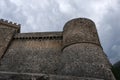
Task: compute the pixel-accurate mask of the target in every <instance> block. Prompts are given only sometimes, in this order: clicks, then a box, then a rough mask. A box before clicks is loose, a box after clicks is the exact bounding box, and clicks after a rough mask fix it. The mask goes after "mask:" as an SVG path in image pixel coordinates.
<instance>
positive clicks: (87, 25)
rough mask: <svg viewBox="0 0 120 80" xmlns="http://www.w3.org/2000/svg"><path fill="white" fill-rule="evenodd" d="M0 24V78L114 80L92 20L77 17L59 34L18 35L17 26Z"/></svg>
mask: <svg viewBox="0 0 120 80" xmlns="http://www.w3.org/2000/svg"><path fill="white" fill-rule="evenodd" d="M0 21H1V23H0V35H1V36H2V35H6V36H5V37H3V36H2V37H1V38H0V45H1V46H0V54H1V56H3V57H1V61H0V62H1V64H0V79H4V80H9V79H10V80H11V79H12V80H16V79H19V80H86V79H87V80H115V78H114V76H113V74H112V72H111V64H110V63H109V61H108V59H107V56H106V55H105V54H104V51H103V49H102V47H101V44H100V41H99V38H98V34H97V30H96V27H95V24H94V22H93V21H91V20H89V19H86V18H77V19H73V20H70V21H68V22H67V23H66V24H65V26H64V28H63V32H42V33H19V31H20V30H19V28H20V27H19V25H16V24H12V23H8V22H6V21H3V20H0ZM9 26H10V27H9ZM17 27H18V28H17ZM3 28H4V30H3ZM8 28H10V29H8ZM7 37H9V39H8V38H7ZM6 39H8V40H7V41H6ZM8 44H9V45H8ZM4 45H6V46H5V47H4ZM3 47H4V48H5V50H4V51H2V50H3V49H2V48H3ZM46 77H47V78H46Z"/></svg>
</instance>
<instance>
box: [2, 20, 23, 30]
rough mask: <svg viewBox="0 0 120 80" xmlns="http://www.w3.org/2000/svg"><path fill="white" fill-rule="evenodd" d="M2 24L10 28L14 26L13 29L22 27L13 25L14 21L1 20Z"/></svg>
mask: <svg viewBox="0 0 120 80" xmlns="http://www.w3.org/2000/svg"><path fill="white" fill-rule="evenodd" d="M0 24H4V25H8V26H13V27H15V28H16V27H20V26H21V24H17V23H13V22H12V21H8V20H4V19H0Z"/></svg>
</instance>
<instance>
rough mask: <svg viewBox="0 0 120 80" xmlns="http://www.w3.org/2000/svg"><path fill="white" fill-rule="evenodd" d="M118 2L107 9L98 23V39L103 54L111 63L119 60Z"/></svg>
mask: <svg viewBox="0 0 120 80" xmlns="http://www.w3.org/2000/svg"><path fill="white" fill-rule="evenodd" d="M119 13H120V1H116V3H114V5H112V6H111V7H109V8H108V11H107V13H106V14H105V15H104V16H103V19H102V20H103V21H101V22H100V26H99V27H100V30H99V32H100V37H101V42H102V45H103V47H104V49H105V52H106V53H107V54H108V57H109V59H110V61H111V62H112V63H115V62H117V61H118V60H120V52H119V50H120V37H119V34H120V23H119V22H120V16H119Z"/></svg>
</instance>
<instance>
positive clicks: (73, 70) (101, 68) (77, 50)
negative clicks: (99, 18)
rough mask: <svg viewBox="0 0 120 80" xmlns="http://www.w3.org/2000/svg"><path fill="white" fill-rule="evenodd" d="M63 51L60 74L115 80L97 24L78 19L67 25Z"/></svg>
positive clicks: (64, 33)
mask: <svg viewBox="0 0 120 80" xmlns="http://www.w3.org/2000/svg"><path fill="white" fill-rule="evenodd" d="M62 50H63V53H62V54H61V64H62V65H63V66H62V68H61V70H60V74H62V75H63V74H64V75H71V76H78V77H85V78H95V80H97V79H102V80H115V79H114V76H113V74H112V72H111V69H110V68H111V65H110V63H109V61H108V60H107V57H106V55H105V54H104V52H103V49H102V47H101V44H100V41H99V38H98V34H97V30H96V27H95V24H94V22H93V21H91V20H90V19H86V18H77V19H73V20H71V21H69V22H67V23H66V24H65V26H64V29H63V49H62Z"/></svg>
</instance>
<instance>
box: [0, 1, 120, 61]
mask: <svg viewBox="0 0 120 80" xmlns="http://www.w3.org/2000/svg"><path fill="white" fill-rule="evenodd" d="M118 1H119V0H114V1H113V0H90V1H88V0H43V1H41V0H0V17H1V18H4V19H8V20H11V21H14V22H17V23H21V24H22V32H45V31H62V29H63V26H64V24H65V23H66V22H67V21H68V20H70V19H73V18H78V17H87V18H90V19H92V20H93V21H94V22H95V23H96V26H97V29H98V33H99V36H100V40H101V43H102V46H103V48H104V50H105V52H106V54H107V55H108V57H109V59H110V60H111V62H113V63H114V62H116V61H118V57H117V56H118V55H120V53H119V52H118V50H119V44H118V43H120V42H119V41H120V38H119V33H120V32H119V31H120V27H119V26H120V24H119V21H120V17H119V11H120V10H119V9H120V6H119V4H120V2H118ZM115 46H116V47H115ZM113 55H114V57H113Z"/></svg>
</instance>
